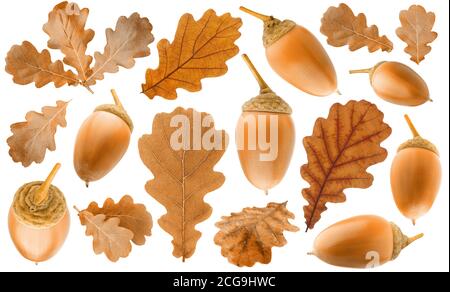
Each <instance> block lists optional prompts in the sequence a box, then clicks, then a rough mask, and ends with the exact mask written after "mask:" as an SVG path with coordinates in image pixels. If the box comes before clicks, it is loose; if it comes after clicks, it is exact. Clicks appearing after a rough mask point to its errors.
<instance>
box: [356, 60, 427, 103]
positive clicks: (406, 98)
mask: <svg viewBox="0 0 450 292" xmlns="http://www.w3.org/2000/svg"><path fill="white" fill-rule="evenodd" d="M357 73H367V74H369V78H370V84H371V85H372V87H373V89H374V91H375V93H376V94H377V95H378V96H379V97H381V98H382V99H384V100H386V101H388V102H391V103H394V104H398V105H405V106H419V105H422V104H424V103H426V102H428V101H431V99H430V92H429V90H428V86H427V84H426V83H425V81H424V80H423V79H422V77H420V76H419V74H417V73H416V72H415V71H414V70H413V69H411V68H410V67H408V66H406V65H404V64H402V63H398V62H381V63H378V64H377V65H376V66H375V67H373V68H369V69H361V70H351V71H350V74H357Z"/></svg>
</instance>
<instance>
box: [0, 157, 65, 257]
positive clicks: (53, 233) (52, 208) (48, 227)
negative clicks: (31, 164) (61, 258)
mask: <svg viewBox="0 0 450 292" xmlns="http://www.w3.org/2000/svg"><path fill="white" fill-rule="evenodd" d="M60 167H61V164H59V163H58V164H56V165H55V167H54V168H53V170H52V171H51V173H50V174H49V176H48V177H47V179H46V180H45V181H44V182H42V181H35V182H30V183H27V184H25V185H23V186H22V187H21V188H19V189H18V190H17V192H16V194H15V196H14V200H13V203H12V205H11V208H10V209H9V216H8V226H9V233H10V235H11V239H12V241H13V243H14V245H15V247H16V248H17V250H18V251H19V253H20V254H21V255H22V256H23V257H24V258H26V259H28V260H30V261H32V262H35V263H39V262H43V261H46V260H48V259H50V258H51V257H53V256H54V255H55V254H56V253H57V252H58V250H59V249H60V248H61V246H62V245H63V244H64V241H65V239H66V237H67V234H68V232H69V226H70V215H69V211H68V209H67V205H66V199H65V198H64V194H63V193H62V192H61V191H60V190H59V189H58V188H57V187H55V186H54V185H52V184H51V183H52V181H53V179H54V177H55V175H56V173H57V172H58V170H59V168H60Z"/></svg>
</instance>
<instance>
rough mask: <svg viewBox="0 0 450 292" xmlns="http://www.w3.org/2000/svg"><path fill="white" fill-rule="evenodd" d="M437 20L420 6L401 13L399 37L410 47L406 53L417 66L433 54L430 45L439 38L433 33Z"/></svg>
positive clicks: (414, 6) (413, 6)
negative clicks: (428, 55) (429, 54)
mask: <svg viewBox="0 0 450 292" xmlns="http://www.w3.org/2000/svg"><path fill="white" fill-rule="evenodd" d="M435 19H436V16H435V14H434V13H433V12H427V11H426V10H425V8H423V7H422V6H420V5H412V6H411V7H409V9H408V10H402V11H401V12H400V22H401V24H402V26H401V27H399V28H398V29H397V31H396V32H397V36H398V37H399V38H400V39H401V40H402V41H404V42H405V43H406V44H407V45H408V46H407V47H406V48H405V52H406V53H407V54H409V55H410V56H411V61H414V62H416V63H417V64H419V63H420V62H421V61H423V60H424V59H425V56H426V55H427V54H428V53H430V52H431V47H430V46H429V44H430V43H432V42H433V41H434V40H436V38H437V37H438V34H437V33H436V32H434V31H433V26H434V21H435Z"/></svg>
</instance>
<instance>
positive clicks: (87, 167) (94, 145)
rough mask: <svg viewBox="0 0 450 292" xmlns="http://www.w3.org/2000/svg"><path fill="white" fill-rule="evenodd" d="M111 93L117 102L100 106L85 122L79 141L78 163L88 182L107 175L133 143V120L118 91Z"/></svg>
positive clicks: (78, 170)
mask: <svg viewBox="0 0 450 292" xmlns="http://www.w3.org/2000/svg"><path fill="white" fill-rule="evenodd" d="M111 93H112V95H113V97H114V101H115V104H105V105H100V106H98V107H97V108H96V109H95V111H94V113H92V114H91V115H90V116H89V117H88V118H87V119H86V120H85V121H84V123H83V124H82V125H81V128H80V130H79V132H78V136H77V139H76V142H75V150H74V156H73V161H74V166H75V170H76V172H77V174H78V176H79V177H80V178H81V179H82V180H83V181H84V182H86V186H89V183H91V182H94V181H98V180H100V179H101V178H103V177H104V176H106V175H107V174H108V173H109V172H110V171H111V170H112V169H113V168H114V167H115V166H116V165H117V164H118V163H119V161H120V160H121V159H122V157H123V156H124V155H125V152H126V151H127V149H128V146H129V144H130V137H131V133H132V132H133V122H132V121H131V118H130V117H129V116H128V114H127V112H126V111H125V109H124V107H123V105H122V103H121V102H120V100H119V97H118V96H117V93H116V91H115V90H114V89H113V90H111Z"/></svg>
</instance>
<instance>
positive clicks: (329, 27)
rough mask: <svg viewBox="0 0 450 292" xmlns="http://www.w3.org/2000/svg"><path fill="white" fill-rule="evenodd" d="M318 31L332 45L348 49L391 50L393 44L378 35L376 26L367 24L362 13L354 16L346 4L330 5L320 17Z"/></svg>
mask: <svg viewBox="0 0 450 292" xmlns="http://www.w3.org/2000/svg"><path fill="white" fill-rule="evenodd" d="M320 32H321V33H322V34H324V35H325V36H327V37H328V39H327V42H328V44H329V45H331V46H334V47H342V46H345V45H348V46H349V49H350V51H356V50H358V49H360V48H362V47H365V46H367V48H368V49H369V52H371V53H372V52H375V51H377V50H380V49H381V50H382V51H387V52H390V51H392V49H393V48H394V47H393V44H392V42H391V41H390V40H389V39H388V38H387V37H386V36H382V37H380V36H379V33H378V27H377V26H375V25H372V26H370V27H368V26H367V19H366V16H365V15H364V14H363V13H360V14H358V15H357V16H355V15H354V14H353V11H352V10H351V9H350V7H348V6H347V5H346V4H343V3H341V4H340V5H339V7H330V8H328V10H327V11H326V12H325V14H324V15H323V18H322V26H321V27H320Z"/></svg>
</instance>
